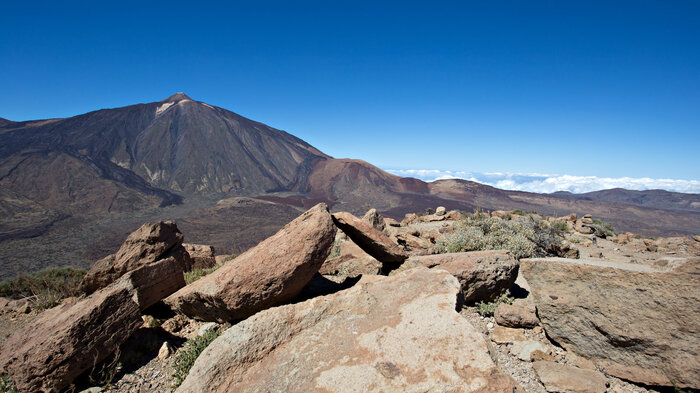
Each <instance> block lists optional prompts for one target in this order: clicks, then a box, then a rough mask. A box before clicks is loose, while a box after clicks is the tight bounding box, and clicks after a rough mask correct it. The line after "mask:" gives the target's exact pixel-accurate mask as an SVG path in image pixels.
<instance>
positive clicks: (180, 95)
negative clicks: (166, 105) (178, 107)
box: [161, 92, 192, 102]
mask: <svg viewBox="0 0 700 393" xmlns="http://www.w3.org/2000/svg"><path fill="white" fill-rule="evenodd" d="M182 100H190V101H192V99H191V98H190V97H189V96H187V94H185V93H182V92H178V93H175V94H173V95H171V96H170V97H168V98H166V99H164V100H163V101H161V102H178V101H182Z"/></svg>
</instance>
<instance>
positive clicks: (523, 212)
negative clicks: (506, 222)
mask: <svg viewBox="0 0 700 393" xmlns="http://www.w3.org/2000/svg"><path fill="white" fill-rule="evenodd" d="M511 214H517V215H519V216H528V215H531V214H537V212H536V211H533V210H528V211H525V210H520V209H515V210H513V211H511Z"/></svg>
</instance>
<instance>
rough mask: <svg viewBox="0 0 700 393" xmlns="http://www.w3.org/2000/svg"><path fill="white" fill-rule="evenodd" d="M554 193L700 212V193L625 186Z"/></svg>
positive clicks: (588, 199) (573, 197)
mask: <svg viewBox="0 0 700 393" xmlns="http://www.w3.org/2000/svg"><path fill="white" fill-rule="evenodd" d="M552 195H556V196H557V197H561V198H568V199H578V200H587V201H605V202H615V203H627V204H631V205H637V206H644V207H651V208H657V209H678V210H690V211H695V212H700V195H699V194H684V193H680V192H669V191H666V190H645V191H636V190H625V189H624V188H611V189H608V190H601V191H593V192H587V193H583V194H572V193H570V192H562V191H560V192H555V193H553V194H552Z"/></svg>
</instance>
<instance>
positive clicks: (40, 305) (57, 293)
mask: <svg viewBox="0 0 700 393" xmlns="http://www.w3.org/2000/svg"><path fill="white" fill-rule="evenodd" d="M85 273H86V271H85V270H82V269H75V268H72V267H60V268H47V269H44V270H40V271H38V272H35V273H32V274H29V275H22V276H19V277H15V278H11V279H7V280H3V281H2V282H0V296H4V297H9V298H12V299H21V298H25V297H29V298H30V302H31V303H32V308H34V309H36V310H43V309H47V308H51V307H54V306H56V305H57V304H59V303H60V302H61V300H63V299H65V298H67V297H71V296H79V295H80V294H81V293H82V292H81V291H80V281H81V280H82V279H83V276H85Z"/></svg>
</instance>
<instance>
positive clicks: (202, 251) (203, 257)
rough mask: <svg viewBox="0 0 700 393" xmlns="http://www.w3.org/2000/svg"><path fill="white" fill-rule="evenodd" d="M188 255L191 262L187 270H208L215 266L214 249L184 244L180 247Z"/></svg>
mask: <svg viewBox="0 0 700 393" xmlns="http://www.w3.org/2000/svg"><path fill="white" fill-rule="evenodd" d="M182 246H183V247H184V248H185V251H187V254H189V256H190V259H191V260H192V267H191V269H189V270H194V269H209V268H211V267H214V265H216V255H215V253H214V247H212V246H206V245H204V244H189V243H185V244H183V245H182Z"/></svg>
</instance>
